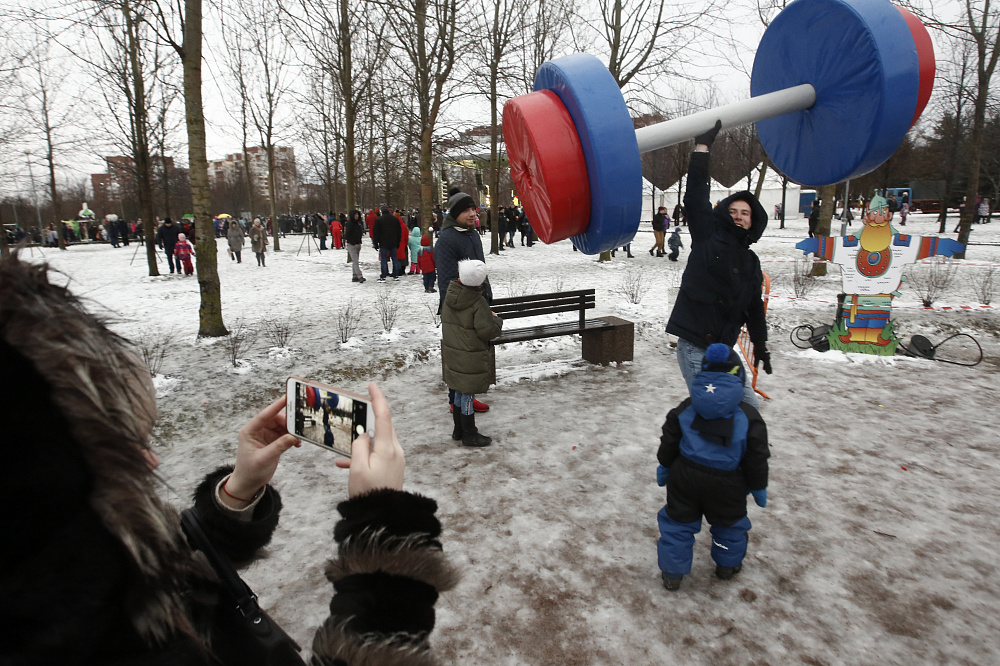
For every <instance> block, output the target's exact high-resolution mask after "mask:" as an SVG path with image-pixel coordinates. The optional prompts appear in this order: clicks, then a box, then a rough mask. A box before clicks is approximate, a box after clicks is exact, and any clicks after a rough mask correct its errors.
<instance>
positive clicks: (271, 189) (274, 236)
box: [264, 139, 281, 252]
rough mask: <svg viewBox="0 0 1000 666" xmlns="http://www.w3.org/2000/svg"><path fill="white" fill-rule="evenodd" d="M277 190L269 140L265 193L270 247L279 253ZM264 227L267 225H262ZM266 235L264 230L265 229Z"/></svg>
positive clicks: (271, 147) (272, 151) (272, 153)
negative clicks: (269, 207) (269, 226)
mask: <svg viewBox="0 0 1000 666" xmlns="http://www.w3.org/2000/svg"><path fill="white" fill-rule="evenodd" d="M276 189H277V188H275V186H274V146H273V145H271V142H270V139H269V140H268V143H267V192H268V195H269V196H270V199H271V240H272V241H273V243H272V245H271V247H273V248H274V251H275V252H281V241H279V240H278V237H279V235H280V234H279V231H278V226H279V224H278V215H277V213H276V212H275V211H277V207H276V206H277V203H278V202H277V201H276V198H277V196H278V195H277V192H276V191H275V190H276ZM264 226H265V227H266V226H267V225H264ZM265 233H266V229H265Z"/></svg>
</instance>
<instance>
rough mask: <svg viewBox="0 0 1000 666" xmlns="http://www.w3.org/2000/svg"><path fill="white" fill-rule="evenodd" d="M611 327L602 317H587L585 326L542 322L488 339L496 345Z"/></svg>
mask: <svg viewBox="0 0 1000 666" xmlns="http://www.w3.org/2000/svg"><path fill="white" fill-rule="evenodd" d="M605 328H611V324H609V323H608V322H606V321H604V320H603V319H588V320H587V321H586V326H585V327H583V328H581V327H580V325H579V323H578V322H575V321H573V322H564V323H561V324H542V325H539V326H526V327H524V328H517V329H513V330H511V331H507V332H504V333H501V334H500V336H499V337H496V338H494V339H493V340H490V344H494V345H498V344H504V343H507V342H525V341H527V340H538V339H541V338H552V337H555V336H558V335H575V334H580V333H586V332H587V331H597V330H601V329H605Z"/></svg>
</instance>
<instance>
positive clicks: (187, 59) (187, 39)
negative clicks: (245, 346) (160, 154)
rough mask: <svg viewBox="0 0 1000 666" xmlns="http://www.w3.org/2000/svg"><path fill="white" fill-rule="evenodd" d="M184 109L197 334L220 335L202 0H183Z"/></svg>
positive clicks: (220, 299)
mask: <svg viewBox="0 0 1000 666" xmlns="http://www.w3.org/2000/svg"><path fill="white" fill-rule="evenodd" d="M184 10H185V22H184V57H183V58H182V60H183V65H184V111H185V115H186V121H187V135H188V168H189V170H190V171H189V173H190V178H191V202H192V205H193V207H194V210H193V211H192V212H193V213H194V218H195V239H196V243H195V259H196V261H197V264H198V267H197V270H198V286H199V287H200V289H201V306H200V308H199V309H198V322H199V325H198V335H199V336H202V337H220V336H223V335H227V334H228V333H229V331H227V330H226V326H225V324H224V323H223V321H222V291H221V288H220V285H219V266H218V263H217V257H216V255H217V253H218V247H217V246H216V244H215V228H214V227H213V226H212V213H211V210H210V208H211V197H210V193H209V187H208V157H207V150H206V147H205V110H204V106H203V105H202V99H201V46H202V45H201V40H202V27H201V24H202V16H201V0H184Z"/></svg>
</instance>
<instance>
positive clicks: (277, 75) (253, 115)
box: [232, 0, 294, 252]
mask: <svg viewBox="0 0 1000 666" xmlns="http://www.w3.org/2000/svg"><path fill="white" fill-rule="evenodd" d="M238 7H239V8H238V11H237V12H236V13H235V14H234V16H233V17H232V18H233V19H234V20H235V21H236V26H235V29H237V30H240V31H242V32H243V33H244V36H245V40H244V41H243V43H242V44H241V45H240V48H245V49H246V50H247V51H248V52H249V54H250V59H251V60H252V64H250V63H245V62H244V63H243V64H249V65H250V68H249V71H244V72H243V73H242V75H241V79H242V82H243V83H242V85H243V86H245V88H244V93H245V95H246V97H247V100H248V105H247V107H248V110H249V112H250V120H251V122H252V124H253V127H254V128H255V129H256V131H257V136H258V138H259V139H260V145H261V146H262V147H263V149H264V151H265V155H266V158H267V192H268V199H269V202H268V203H269V206H270V215H271V224H272V225H273V229H274V237H273V241H274V245H273V248H274V251H275V252H280V251H281V240H280V239H281V234H279V233H278V213H277V204H278V201H277V198H278V192H277V183H276V179H277V173H276V171H277V168H276V160H275V147H276V144H277V142H278V140H279V136H280V135H281V133H282V132H284V131H286V130H287V129H288V126H289V125H290V122H289V120H290V118H291V117H292V114H291V112H290V107H291V105H289V104H286V103H285V101H284V99H285V97H286V95H287V94H288V93H289V92H290V90H291V86H292V80H293V71H292V47H291V44H290V43H289V41H288V40H286V39H276V38H275V36H276V35H280V34H281V33H282V27H283V25H284V23H283V22H282V21H281V14H280V13H279V7H280V4H279V3H277V2H274V3H272V2H271V0H255V1H253V2H242V3H239V5H238ZM248 158H249V156H248V155H247V154H246V153H244V156H243V160H244V162H247V161H248ZM292 186H293V187H294V184H292Z"/></svg>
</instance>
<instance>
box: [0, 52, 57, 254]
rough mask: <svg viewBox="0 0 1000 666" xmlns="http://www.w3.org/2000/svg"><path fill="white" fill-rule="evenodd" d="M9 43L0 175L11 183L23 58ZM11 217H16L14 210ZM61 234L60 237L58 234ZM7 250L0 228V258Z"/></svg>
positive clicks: (0, 75) (1, 76)
mask: <svg viewBox="0 0 1000 666" xmlns="http://www.w3.org/2000/svg"><path fill="white" fill-rule="evenodd" d="M10 47H11V42H10V41H9V40H6V41H5V42H4V43H3V44H0V176H5V180H6V181H7V182H11V180H13V179H12V178H11V176H12V175H13V169H12V168H11V164H10V156H11V155H12V154H13V152H14V151H13V150H12V148H13V147H14V145H16V144H17V143H18V142H19V141H20V139H21V136H22V134H23V131H24V128H23V125H22V124H21V123H20V118H19V117H18V113H17V112H18V111H19V110H20V108H21V104H20V99H19V96H18V92H19V90H18V89H19V86H18V85H17V81H18V70H19V68H20V67H21V64H22V62H23V58H22V57H21V56H20V55H19V54H18V55H16V54H14V53H13V52H12V50H11V48H10ZM14 210H15V215H16V209H14ZM2 221H3V210H2V208H0V222H2ZM60 235H62V234H60ZM9 255H10V247H9V246H8V244H7V233H6V231H3V228H2V227H0V257H8V256H9Z"/></svg>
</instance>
